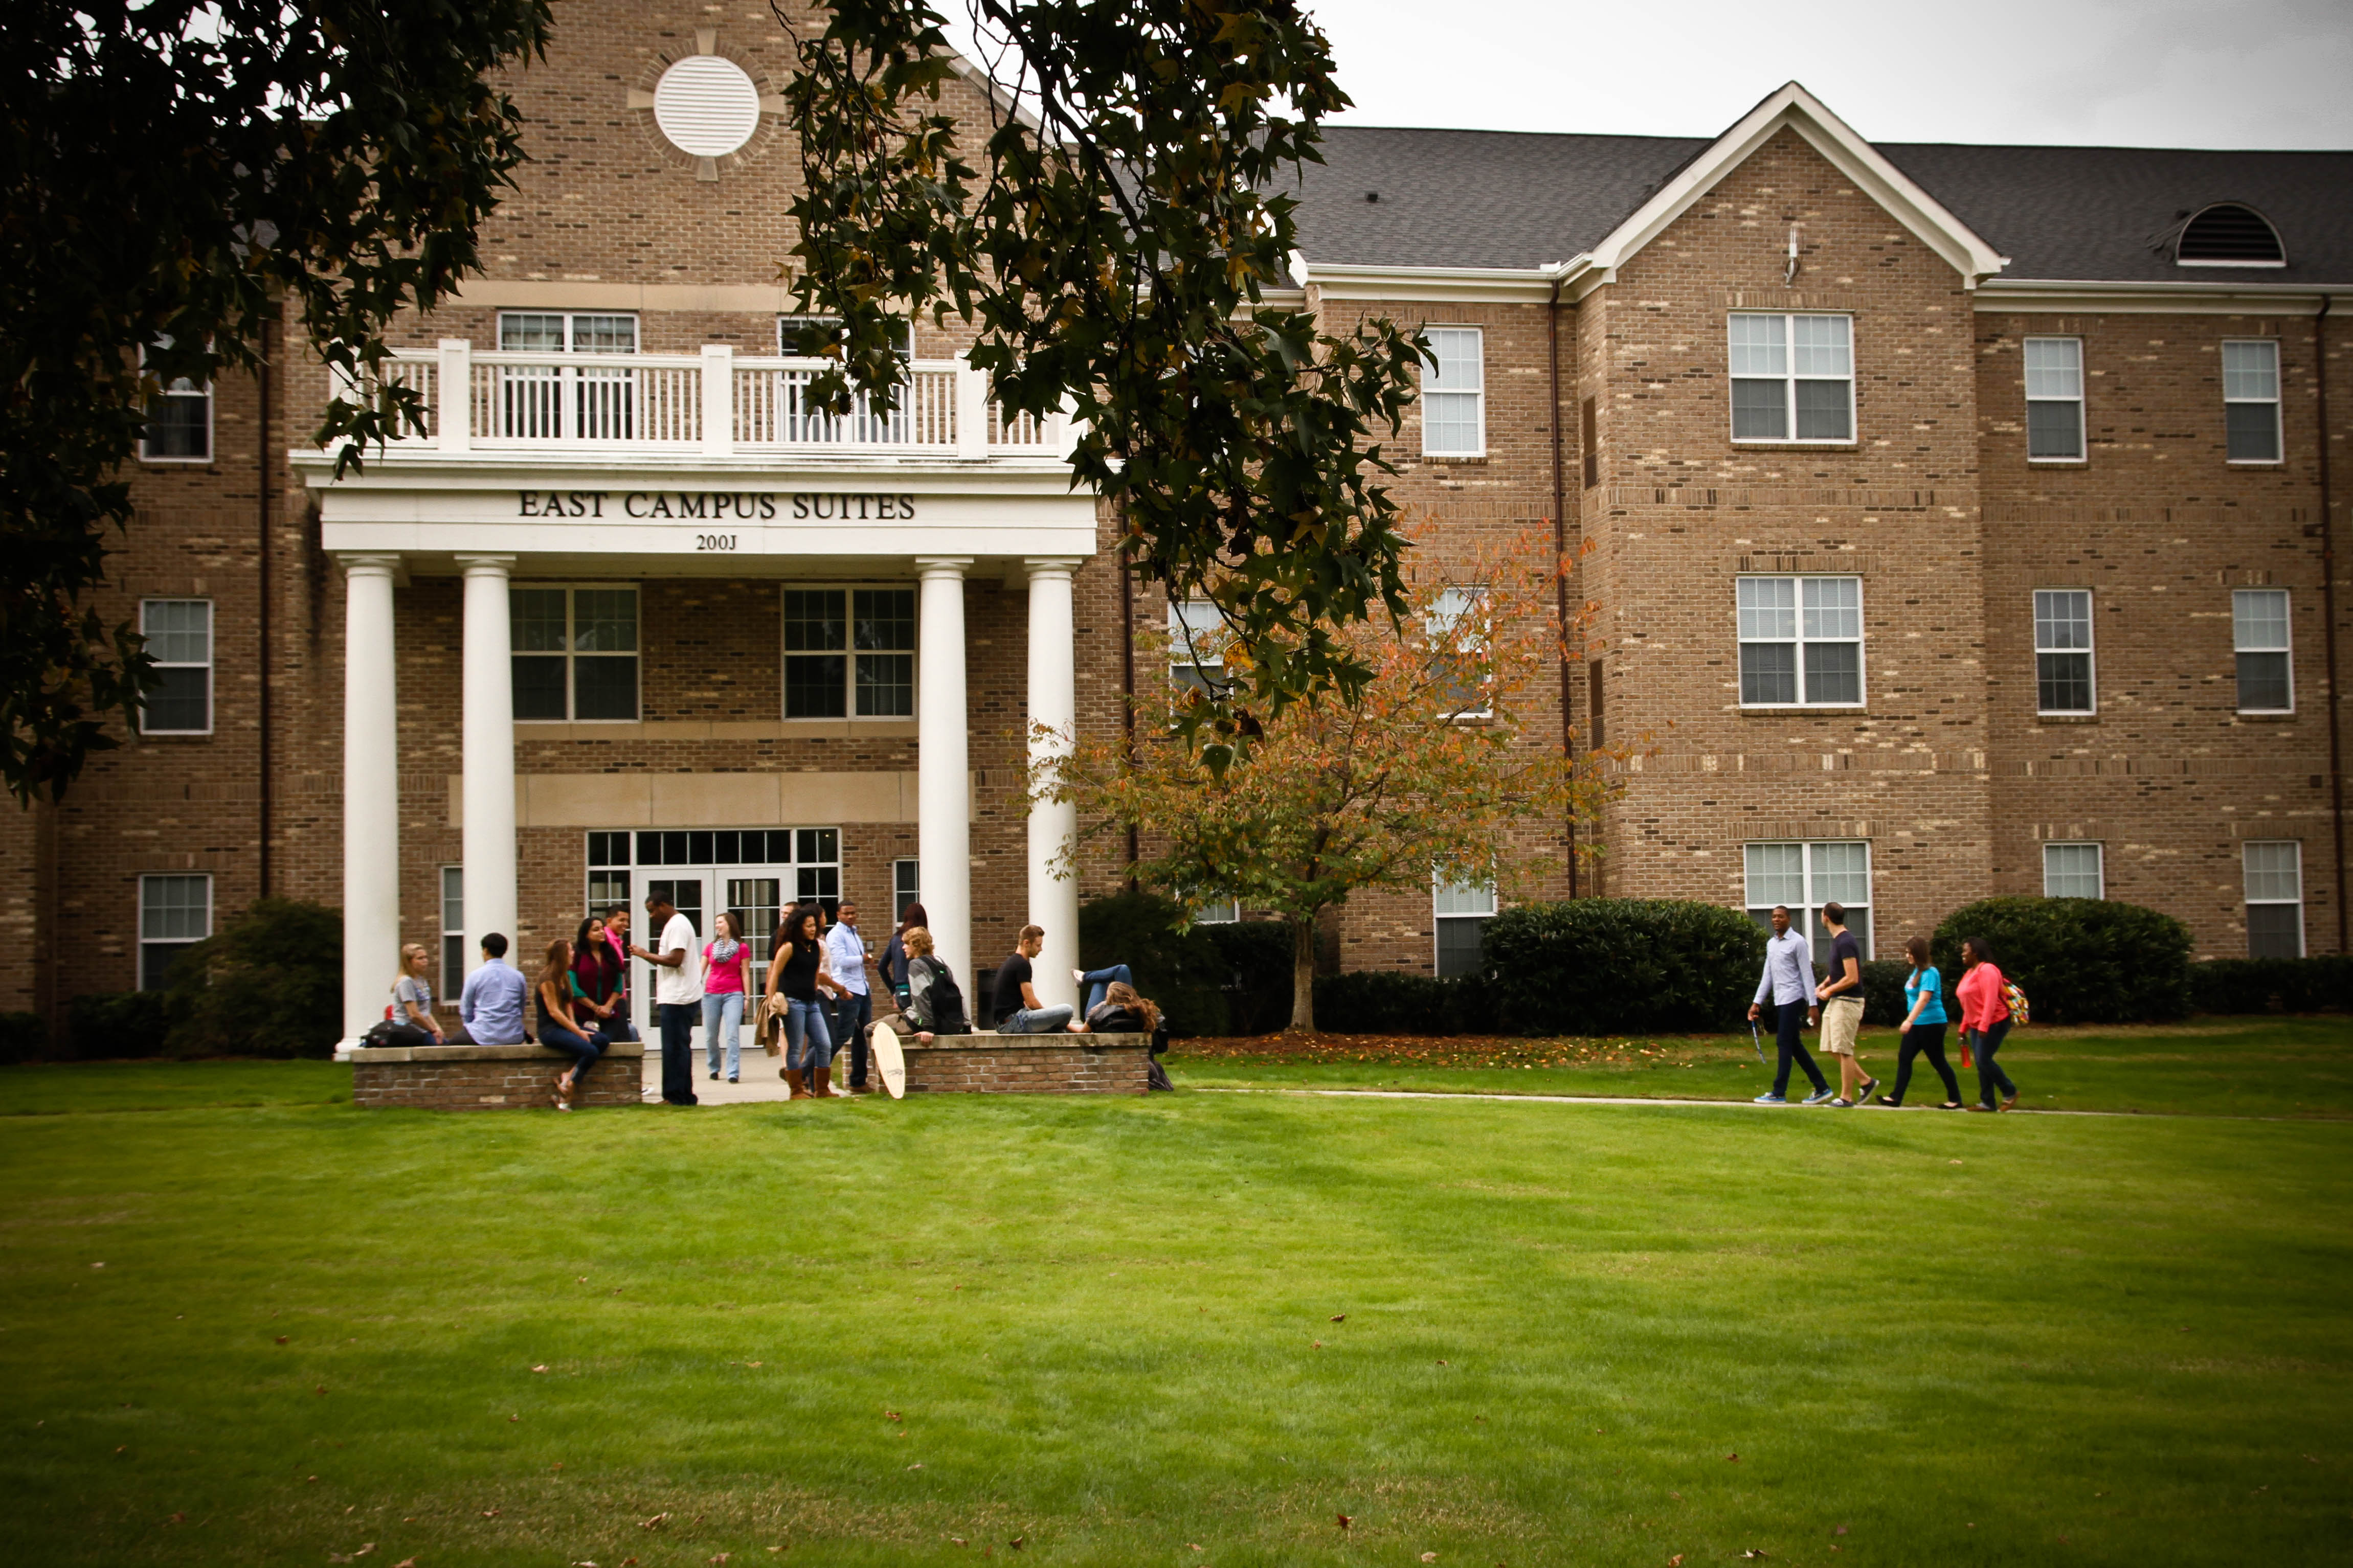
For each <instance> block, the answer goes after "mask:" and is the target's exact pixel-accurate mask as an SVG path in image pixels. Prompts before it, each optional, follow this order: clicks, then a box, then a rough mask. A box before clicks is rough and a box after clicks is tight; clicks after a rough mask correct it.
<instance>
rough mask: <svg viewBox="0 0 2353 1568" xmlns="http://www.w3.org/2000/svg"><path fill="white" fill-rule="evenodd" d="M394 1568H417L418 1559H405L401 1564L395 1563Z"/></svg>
mask: <svg viewBox="0 0 2353 1568" xmlns="http://www.w3.org/2000/svg"><path fill="white" fill-rule="evenodd" d="M392 1568H417V1559H416V1558H414V1557H404V1558H402V1559H401V1560H400V1561H399V1562H397V1563H394V1564H393V1565H392Z"/></svg>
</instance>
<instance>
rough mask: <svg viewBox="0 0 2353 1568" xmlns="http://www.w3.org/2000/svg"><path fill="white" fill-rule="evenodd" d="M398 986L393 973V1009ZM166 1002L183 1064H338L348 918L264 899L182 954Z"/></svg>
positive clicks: (170, 1044)
mask: <svg viewBox="0 0 2353 1568" xmlns="http://www.w3.org/2000/svg"><path fill="white" fill-rule="evenodd" d="M387 968H389V965H387ZM391 987H392V978H391V975H390V973H386V975H385V1000H386V1001H387V1002H389V1001H390V1000H391V994H390V993H391ZM168 996H169V998H170V1012H171V1036H170V1038H169V1039H168V1040H167V1041H166V1042H165V1047H166V1048H167V1049H168V1050H169V1051H170V1052H171V1054H172V1055H174V1056H175V1057H268V1058H290V1057H331V1056H332V1055H334V1054H335V1043H336V1042H337V1041H338V1040H339V1039H341V1038H342V1037H343V916H342V915H341V914H339V913H338V912H337V911H335V910H331V909H329V908H327V907H326V906H325V905H324V904H315V903H311V902H310V901H308V900H301V899H256V900H254V901H253V902H252V903H251V904H250V905H248V907H247V909H246V910H245V912H244V913H242V914H240V915H238V916H237V919H235V920H233V921H230V922H229V923H228V924H227V926H224V927H223V928H222V929H221V930H220V931H217V932H216V933H215V934H213V935H212V936H210V937H207V938H206V939H205V940H204V941H203V942H198V943H196V945H195V946H194V947H192V948H190V949H189V950H188V951H187V952H185V953H184V954H182V955H181V957H180V961H179V962H178V963H175V964H174V965H173V966H172V988H171V990H170V992H169V993H168Z"/></svg>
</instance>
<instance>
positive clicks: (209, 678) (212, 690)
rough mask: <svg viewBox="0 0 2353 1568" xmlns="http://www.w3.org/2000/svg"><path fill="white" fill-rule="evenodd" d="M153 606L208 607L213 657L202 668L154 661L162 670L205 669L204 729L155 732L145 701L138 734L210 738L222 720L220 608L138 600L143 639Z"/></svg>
mask: <svg viewBox="0 0 2353 1568" xmlns="http://www.w3.org/2000/svg"><path fill="white" fill-rule="evenodd" d="M148 605H203V606H204V607H205V646H206V648H207V649H209V650H210V651H211V653H212V655H213V657H212V658H207V659H206V660H205V661H204V662H203V663H202V664H201V665H199V664H195V663H193V662H190V661H185V660H179V659H174V660H171V661H169V662H167V661H165V660H163V659H157V660H156V661H155V666H156V668H159V669H202V670H203V671H204V672H205V727H204V728H203V729H201V730H157V729H152V728H150V727H149V725H148V723H147V706H146V704H145V703H143V702H142V703H141V704H140V706H139V732H140V733H141V734H142V735H209V734H211V733H212V732H213V730H214V726H215V724H216V721H217V720H218V718H219V714H218V712H217V711H216V705H215V704H216V698H217V697H218V695H219V693H218V692H217V690H216V679H215V677H216V672H217V670H218V668H219V666H220V635H219V626H220V606H219V605H216V604H215V603H214V602H213V601H212V600H210V599H142V600H140V601H139V631H140V635H141V636H142V637H143V636H145V635H146V632H147V606H148Z"/></svg>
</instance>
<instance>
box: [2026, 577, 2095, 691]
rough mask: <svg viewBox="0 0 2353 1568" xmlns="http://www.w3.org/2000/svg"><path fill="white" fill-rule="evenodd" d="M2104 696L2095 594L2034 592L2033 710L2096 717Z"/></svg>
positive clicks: (2057, 590) (2053, 590)
mask: <svg viewBox="0 0 2353 1568" xmlns="http://www.w3.org/2000/svg"><path fill="white" fill-rule="evenodd" d="M2098 706H2099V691H2098V688H2097V685H2096V683H2095V682H2094V677H2093V669H2092V591H2091V590H2090V589H2089V588H2037V589H2035V590H2034V710H2035V711H2036V712H2037V713H2091V712H2095V711H2097V710H2098Z"/></svg>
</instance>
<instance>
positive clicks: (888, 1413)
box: [882, 1410, 906, 1421]
mask: <svg viewBox="0 0 2353 1568" xmlns="http://www.w3.org/2000/svg"><path fill="white" fill-rule="evenodd" d="M882 1419H883V1420H885V1421H904V1420H905V1419H906V1417H905V1416H903V1415H900V1414H899V1413H898V1412H897V1411H895V1410H885V1411H884V1412H882Z"/></svg>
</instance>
